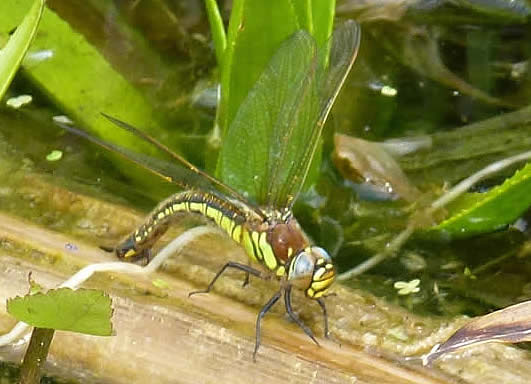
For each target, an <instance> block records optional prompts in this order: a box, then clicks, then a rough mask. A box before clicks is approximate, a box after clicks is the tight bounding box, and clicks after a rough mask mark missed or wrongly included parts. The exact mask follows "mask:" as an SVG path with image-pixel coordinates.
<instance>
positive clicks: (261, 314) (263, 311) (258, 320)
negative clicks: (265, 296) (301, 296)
mask: <svg viewBox="0 0 531 384" xmlns="http://www.w3.org/2000/svg"><path fill="white" fill-rule="evenodd" d="M280 294H281V291H278V292H277V293H275V294H274V295H273V297H272V298H271V299H269V301H268V302H267V303H266V304H265V305H264V306H263V307H262V309H261V310H260V312H259V313H258V316H257V317H256V341H255V344H254V352H253V361H254V362H255V363H256V352H258V348H260V325H261V323H262V318H263V317H264V316H265V314H266V313H267V312H268V311H269V310H270V309H271V307H273V305H275V303H276V302H277V301H278V299H280Z"/></svg>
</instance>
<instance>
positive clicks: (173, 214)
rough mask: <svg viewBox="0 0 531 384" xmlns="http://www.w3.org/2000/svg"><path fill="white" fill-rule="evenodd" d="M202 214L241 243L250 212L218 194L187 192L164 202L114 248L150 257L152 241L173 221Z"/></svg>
mask: <svg viewBox="0 0 531 384" xmlns="http://www.w3.org/2000/svg"><path fill="white" fill-rule="evenodd" d="M190 213H193V214H200V215H202V216H204V217H207V218H209V219H210V220H212V221H213V222H214V223H215V224H216V225H217V226H218V227H220V228H221V229H223V230H224V231H225V232H226V233H227V234H228V235H229V236H230V237H231V238H232V239H234V240H235V241H237V242H238V243H240V242H241V238H242V231H243V225H244V223H245V222H246V220H247V213H246V212H244V211H243V210H242V209H241V208H240V207H238V206H236V205H235V204H232V203H230V202H229V201H226V200H223V199H220V198H219V197H218V196H216V195H213V194H210V193H205V192H199V191H187V192H181V193H177V194H175V195H172V196H170V197H169V198H168V199H166V200H164V201H163V202H161V203H160V204H159V205H158V206H157V207H156V208H155V209H154V210H153V211H152V212H151V213H150V214H149V216H148V218H147V220H146V221H145V222H144V224H142V225H141V226H140V227H139V228H138V229H137V230H136V231H135V232H133V233H132V234H131V235H129V236H128V237H127V238H126V239H125V240H124V241H123V242H122V243H120V245H118V246H117V247H116V249H115V251H116V254H117V255H118V257H119V258H125V259H131V260H136V259H140V258H144V257H149V256H150V251H151V247H152V246H153V244H154V243H155V242H156V241H157V240H158V239H159V238H160V237H161V236H162V235H163V234H164V232H166V230H167V229H168V227H169V226H170V224H171V223H172V222H173V221H174V220H175V219H176V218H178V217H179V216H181V215H183V214H190Z"/></svg>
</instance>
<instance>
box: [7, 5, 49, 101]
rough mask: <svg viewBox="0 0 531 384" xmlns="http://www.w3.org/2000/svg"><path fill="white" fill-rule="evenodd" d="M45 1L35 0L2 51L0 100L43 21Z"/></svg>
mask: <svg viewBox="0 0 531 384" xmlns="http://www.w3.org/2000/svg"><path fill="white" fill-rule="evenodd" d="M44 3H45V0H35V1H34V2H33V6H32V7H31V9H30V10H29V12H28V13H27V14H26V16H25V17H24V20H23V21H22V23H21V24H20V25H19V26H18V27H17V29H16V31H15V33H13V35H12V36H11V37H10V39H9V41H8V42H7V44H6V46H5V47H3V49H2V50H1V51H0V99H2V98H3V97H4V95H5V93H6V91H7V89H8V88H9V84H11V80H13V77H15V74H16V73H17V71H18V68H19V66H20V63H21V62H22V59H23V58H24V55H25V54H26V52H27V50H28V48H29V46H30V44H31V42H32V40H33V37H34V36H35V32H37V27H38V26H39V21H40V20H41V16H42V11H43V9H44Z"/></svg>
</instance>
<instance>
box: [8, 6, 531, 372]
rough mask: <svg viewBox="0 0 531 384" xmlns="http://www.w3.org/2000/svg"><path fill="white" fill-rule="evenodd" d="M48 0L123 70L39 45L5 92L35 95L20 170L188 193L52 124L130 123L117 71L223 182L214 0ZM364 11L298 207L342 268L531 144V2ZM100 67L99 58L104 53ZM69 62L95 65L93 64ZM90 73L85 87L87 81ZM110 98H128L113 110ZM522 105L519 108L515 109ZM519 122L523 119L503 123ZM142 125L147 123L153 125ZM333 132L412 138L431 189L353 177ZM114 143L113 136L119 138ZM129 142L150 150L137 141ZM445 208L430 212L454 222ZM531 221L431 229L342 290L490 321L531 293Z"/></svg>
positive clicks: (13, 132)
mask: <svg viewBox="0 0 531 384" xmlns="http://www.w3.org/2000/svg"><path fill="white" fill-rule="evenodd" d="M49 3H50V5H51V6H52V7H53V8H54V10H55V11H56V13H57V15H59V16H60V17H61V18H63V19H64V20H67V21H68V23H69V24H70V26H71V28H73V29H74V30H75V31H76V33H80V34H81V36H83V38H84V39H86V42H85V44H87V46H90V47H92V48H93V49H95V51H97V52H99V53H100V54H101V55H102V56H101V57H102V58H105V59H104V60H106V61H107V63H109V64H110V65H109V67H106V66H102V67H99V66H95V67H89V68H87V67H79V68H72V69H71V72H72V73H70V72H69V68H65V67H64V66H61V67H57V66H56V67H55V69H54V67H53V66H51V67H50V68H44V65H42V64H39V63H37V62H36V60H37V59H36V58H35V57H36V56H35V54H36V53H38V52H41V53H42V52H43V50H44V46H42V45H43V44H45V41H46V40H45V39H44V38H43V39H41V40H39V38H37V40H36V46H37V48H35V50H33V51H30V55H31V54H33V58H31V57H30V59H29V60H27V62H26V63H25V66H24V70H23V71H22V72H21V73H20V74H19V75H18V76H17V78H16V81H15V82H14V83H13V85H12V86H11V88H10V90H9V92H8V95H7V97H6V99H7V98H9V97H13V96H16V95H20V94H31V95H33V102H32V103H31V104H30V105H28V106H25V107H23V108H21V109H20V110H13V109H11V108H9V107H7V106H6V105H5V103H2V106H1V107H0V135H1V136H0V137H1V141H0V143H1V145H0V149H1V150H2V151H3V154H2V157H3V158H6V159H9V160H10V162H11V164H19V166H20V168H17V172H18V171H19V170H20V169H22V168H26V169H28V170H29V171H31V172H34V171H38V172H44V173H45V174H47V175H49V176H50V179H51V180H56V182H57V183H60V184H61V185H64V183H66V184H67V185H68V180H75V182H76V186H75V187H74V188H78V190H80V191H81V192H82V193H85V194H90V195H91V196H96V197H97V198H101V199H104V200H109V201H112V202H120V203H124V204H127V205H130V206H131V207H134V208H136V209H140V210H145V211H146V212H147V211H148V210H149V209H151V208H152V207H153V206H154V205H155V204H156V203H157V201H159V200H161V199H163V198H164V197H166V196H168V195H169V194H171V193H173V192H174V191H176V188H175V187H174V186H172V185H168V184H167V183H165V182H164V181H162V180H159V179H158V178H157V177H155V176H152V175H150V174H149V173H147V172H145V171H143V170H142V169H141V168H138V167H136V166H133V165H131V164H130V163H128V162H127V161H124V160H122V159H118V158H116V157H115V156H112V155H111V156H109V155H108V153H106V152H105V151H104V150H100V149H97V148H96V147H95V146H93V145H91V144H89V143H88V142H86V141H84V140H83V139H81V138H78V137H75V136H72V135H69V134H65V133H64V132H63V131H62V130H60V129H58V128H57V127H56V126H55V125H54V124H53V123H52V119H51V118H52V116H57V115H68V116H69V117H70V118H72V119H73V120H76V121H78V122H80V124H81V125H82V126H91V125H92V124H94V121H98V120H100V122H99V123H98V124H103V123H102V122H101V120H103V119H102V118H101V117H100V116H98V114H99V112H106V106H108V105H113V106H114V104H123V105H122V106H121V108H122V110H123V111H124V114H125V115H126V116H134V113H132V114H128V108H135V107H133V106H128V103H129V102H131V103H132V105H136V104H134V103H136V101H131V100H132V99H133V97H132V96H130V95H129V94H126V95H124V97H123V100H121V99H120V94H119V92H116V91H115V90H114V89H109V90H106V89H105V82H106V81H111V80H106V79H105V76H118V77H121V78H122V77H123V79H125V80H126V81H127V82H128V83H129V84H130V85H132V89H133V90H134V92H135V97H140V98H142V100H144V102H145V103H146V105H147V106H148V107H146V108H148V112H146V113H145V114H144V116H145V115H150V116H153V117H154V120H153V121H154V123H153V125H154V127H150V128H153V129H152V131H151V134H153V135H154V136H156V137H157V138H158V139H160V140H162V141H163V142H165V143H167V145H168V146H170V147H171V148H173V149H174V150H176V151H177V152H179V153H181V154H183V156H185V157H186V158H187V159H189V160H190V161H191V162H192V163H194V164H196V165H197V166H199V167H201V168H203V169H206V170H207V171H208V172H210V173H212V174H214V173H215V167H216V166H215V164H216V156H217V151H218V149H219V146H218V145H217V144H219V143H218V142H217V141H216V140H217V139H219V136H218V133H217V132H216V131H215V130H213V128H212V127H213V126H214V122H215V116H216V115H215V106H216V103H217V99H216V95H217V91H216V90H217V84H218V80H217V79H218V78H219V71H218V70H217V68H216V61H215V56H214V52H213V47H212V43H211V38H210V34H209V26H208V21H207V18H206V15H205V12H204V10H203V5H202V1H192V0H190V1H180V2H171V1H135V2H104V1H96V0H94V1H88V2H86V3H85V4H83V5H82V6H79V7H72V6H70V5H69V4H68V2H67V1H53V2H52V1H50V2H49ZM221 3H226V4H225V5H224V8H222V10H223V16H224V18H225V19H228V15H229V10H230V6H229V3H230V2H221ZM356 3H357V2H354V1H340V2H338V14H339V16H340V17H341V18H350V17H352V18H354V19H356V20H357V21H358V22H359V23H360V24H361V27H362V41H361V48H360V52H359V55H358V58H357V60H356V62H355V64H354V67H353V70H352V72H351V74H350V75H349V77H348V79H347V81H346V83H345V86H344V90H343V91H342V93H341V95H340V97H339V99H338V101H337V103H336V106H335V107H334V109H333V111H332V117H331V118H330V119H329V121H328V123H327V127H326V129H325V132H324V135H323V136H324V140H323V143H324V144H323V151H322V159H323V160H322V166H321V169H320V176H319V178H318V181H317V182H316V183H315V184H314V185H312V186H311V188H309V189H308V190H306V191H305V192H304V193H303V194H302V195H301V197H300V198H299V200H298V202H297V204H296V205H295V207H294V212H295V215H296V217H297V218H298V220H299V221H300V223H301V225H302V227H303V228H304V229H305V230H306V231H307V233H308V234H309V235H310V237H311V238H312V239H313V240H314V241H315V243H317V244H320V245H321V246H323V247H325V248H327V249H328V250H329V251H330V252H331V253H332V256H333V258H334V260H335V261H336V264H337V265H338V268H339V271H340V272H345V271H347V270H349V269H351V268H354V267H356V266H357V265H359V264H360V263H362V262H364V261H366V260H368V259H370V258H371V257H373V256H374V255H375V254H377V253H379V252H381V251H382V250H384V249H385V247H386V246H387V245H388V244H389V242H390V241H391V240H392V239H393V238H395V237H396V236H397V235H398V234H399V233H400V232H401V231H402V230H404V228H406V227H407V225H408V223H409V220H410V219H411V217H412V216H413V215H414V213H417V212H422V211H423V210H425V209H426V208H427V206H428V205H429V203H430V202H431V201H433V200H435V199H436V198H437V197H438V196H441V195H442V194H443V193H444V192H445V191H447V190H448V189H449V188H450V187H451V186H452V185H455V184H456V183H457V182H459V181H461V180H463V179H465V178H466V177H468V176H470V175H472V174H473V173H474V172H476V171H478V170H480V169H481V168H483V167H485V166H486V165H488V164H490V163H492V162H494V161H498V160H500V159H503V158H506V157H509V156H512V155H515V154H517V153H521V152H525V151H529V150H530V149H531V123H530V122H531V112H530V110H529V105H530V103H531V68H530V58H531V45H530V44H529V41H530V40H531V28H529V20H530V16H529V15H530V14H531V7H530V6H529V3H528V2H525V1H515V2H511V4H513V3H514V4H515V5H514V6H508V5H507V6H506V4H508V3H507V2H505V1H501V0H500V1H482V2H477V1H472V2H470V3H467V2H460V4H459V5H456V4H454V2H445V1H440V2H433V1H429V2H428V1H420V2H416V3H413V2H412V3H411V4H408V3H401V4H398V2H396V3H397V4H394V2H382V3H380V2H378V3H379V4H372V5H371V4H364V5H359V4H356ZM460 7H461V8H460ZM0 32H2V33H3V32H4V31H3V30H2V31H0ZM76 38H77V37H76ZM80 49H82V50H83V49H85V48H83V47H82V48H80ZM77 54H78V55H80V53H79V52H77ZM56 56H57V57H60V54H59V53H57V55H56ZM32 60H33V61H32ZM91 60H92V61H91ZM100 60H101V58H100ZM66 62H68V61H65V63H66ZM87 62H88V63H92V64H94V63H95V61H94V60H93V59H92V58H90V59H88V60H87ZM51 63H53V61H51ZM69 63H73V64H72V65H74V64H75V65H83V63H84V61H83V56H78V60H77V61H76V62H69ZM98 63H100V62H99V61H98ZM100 64H101V63H100ZM54 71H55V72H54ZM99 71H101V72H99ZM52 77H53V78H52ZM100 77H103V80H102V79H100ZM77 78H79V79H80V80H79V82H80V83H82V87H77V85H76V84H75V80H74V79H77ZM123 79H122V80H121V81H123ZM47 80H49V81H47ZM113 81H114V80H113ZM91 82H93V83H94V89H92V88H90V87H89V85H90V84H91ZM111 85H112V86H115V85H116V83H114V82H112V84H111ZM131 92H133V91H131ZM109 94H110V95H113V97H115V98H116V99H115V100H114V101H109V100H108V99H107V98H108V95H109ZM137 94H138V95H137ZM81 97H82V98H81ZM135 100H136V99H135ZM113 103H114V104H113ZM515 112H517V113H520V115H512V114H513V113H515ZM505 115H507V116H511V117H510V119H509V118H507V120H506V121H501V122H500V121H498V122H496V121H495V122H493V121H492V120H491V119H492V118H494V117H500V116H505ZM83 116H88V117H86V118H85V117H83ZM80 119H81V121H80ZM128 122H130V123H132V124H138V125H140V126H141V127H142V128H143V127H144V124H146V121H128ZM334 132H340V133H343V134H346V135H350V136H353V137H356V138H359V139H363V140H369V141H373V142H383V141H386V140H387V141H388V140H392V139H393V140H395V144H396V142H398V143H400V144H401V145H402V146H404V145H406V146H407V148H408V150H411V151H412V152H408V153H407V154H404V155H403V156H400V157H396V158H395V161H396V162H397V164H398V165H399V166H400V168H401V169H402V171H403V172H404V174H405V177H406V181H405V182H407V183H410V185H412V186H414V187H415V188H416V189H417V190H418V196H416V197H415V198H414V199H413V201H411V200H409V201H407V200H408V199H406V198H403V197H400V196H396V195H394V194H385V193H384V194H383V195H382V194H381V193H380V192H381V188H380V187H379V185H378V183H377V182H376V181H375V180H367V179H368V178H367V177H365V176H364V173H363V172H366V171H367V170H366V169H361V170H360V169H356V172H358V173H359V174H357V175H356V177H354V179H353V180H348V181H347V180H345V177H344V176H345V174H344V173H340V172H339V171H338V169H337V167H336V165H335V164H334V161H333V152H334V150H335V149H336V148H335V147H334V145H335V144H334V143H335V141H334V137H333V134H334ZM100 133H101V131H100ZM113 134H114V133H108V134H107V135H108V136H107V138H109V139H110V140H112V138H113ZM115 139H116V140H117V141H119V142H120V143H121V144H123V145H130V146H133V147H135V148H137V149H138V148H142V145H141V144H138V143H136V142H134V139H133V141H132V142H127V143H125V142H123V141H121V140H120V138H118V137H116V138H115ZM128 140H130V139H128ZM415 140H417V141H415ZM410 142H413V143H420V144H413V145H409V144H407V143H410ZM404 143H406V144H404ZM53 150H60V151H62V153H63V156H62V158H61V159H60V160H58V161H53V162H52V161H49V160H47V159H46V157H47V155H49V154H50V153H51V152H52V151H53ZM235 150H237V149H235ZM522 165H523V163H520V164H516V165H514V166H512V167H509V168H507V169H505V170H503V171H502V172H500V173H497V174H495V175H493V176H492V177H490V178H488V179H486V180H483V181H481V182H480V183H479V184H477V185H475V186H474V188H473V190H471V191H470V192H487V191H489V190H490V189H491V188H492V187H493V186H496V185H498V184H500V183H501V182H503V180H505V178H507V177H510V176H511V175H512V174H513V173H514V172H515V170H516V169H519V168H521V167H522ZM10 167H16V165H10V166H8V167H7V168H4V169H2V174H3V175H4V180H5V182H4V186H3V187H2V188H0V193H1V194H2V195H6V196H7V195H8V194H9V191H8V190H9V188H10V187H9V186H10V182H11V181H10V178H9V174H10V173H11V172H12V171H13V168H10ZM390 177H391V176H390ZM16 182H20V179H17V181H16ZM371 182H372V183H371ZM378 182H381V181H378ZM383 182H384V184H385V182H386V179H385V172H384V181H383ZM366 184H369V185H368V186H367V185H366ZM371 184H373V185H372V186H371ZM365 187H368V189H363V188H365ZM2 191H3V192H2ZM14 201H15V200H13V201H12V200H10V199H5V201H4V202H0V209H2V211H4V212H8V213H12V214H13V213H15V214H18V215H20V216H21V217H24V218H27V219H29V220H31V221H32V222H35V223H38V224H40V225H43V226H47V227H49V228H53V229H56V230H59V231H65V232H67V233H68V232H69V230H68V220H64V221H61V218H60V214H58V215H57V216H56V217H48V216H46V217H43V216H42V215H40V214H39V212H35V211H34V210H33V209H29V208H28V207H27V206H26V205H24V202H22V203H20V202H17V203H16V202H14ZM35 213H37V214H35ZM445 214H448V212H439V213H437V215H434V216H433V217H430V219H431V220H433V221H434V222H439V221H441V220H442V219H443V218H444V217H445ZM530 220H531V210H529V209H528V210H527V212H525V213H523V214H522V215H521V217H520V218H518V220H515V221H514V222H513V223H510V225H507V226H505V227H503V228H498V229H497V230H496V231H489V232H488V233H483V234H475V235H473V236H455V235H453V234H449V233H446V232H442V231H427V230H421V231H418V232H417V233H416V234H414V235H413V237H412V238H411V239H410V240H409V241H408V242H407V243H405V244H404V245H403V246H402V247H401V248H400V249H399V250H398V252H397V253H396V254H395V255H393V256H392V257H390V258H388V259H386V260H384V261H383V262H381V263H379V264H378V265H376V266H375V267H374V268H372V269H370V270H369V271H367V272H365V273H364V274H362V275H359V276H356V277H354V278H352V279H349V280H346V281H344V282H343V283H344V284H346V285H347V286H350V287H353V288H357V289H362V290H365V291H369V292H371V293H373V294H375V295H376V296H379V297H383V298H385V299H386V300H388V301H390V302H394V303H399V304H400V305H402V306H404V307H406V308H408V309H409V310H411V311H413V312H414V313H417V314H425V315H430V316H444V317H448V318H451V317H453V316H457V315H462V314H465V315H471V316H476V315H481V314H485V313H487V312H489V311H491V310H494V309H497V308H502V307H505V306H508V305H510V304H513V303H515V302H519V301H524V300H529V299H530V298H531V281H530V279H529V276H531V258H530V257H529V256H530V254H531V240H530V235H531V228H530V226H529V221H530ZM87 236H90V235H87ZM415 279H419V281H420V282H419V284H418V287H419V288H420V289H419V290H418V292H415V293H410V294H405V295H401V294H398V290H397V288H396V287H395V283H396V282H410V281H412V280H415ZM3 380H4V378H3V377H2V379H0V382H9V381H3Z"/></svg>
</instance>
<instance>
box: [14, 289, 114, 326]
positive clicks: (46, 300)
mask: <svg viewBox="0 0 531 384" xmlns="http://www.w3.org/2000/svg"><path fill="white" fill-rule="evenodd" d="M7 311H8V312H9V313H10V314H11V315H12V316H14V317H15V318H16V319H17V320H19V321H23V322H25V323H28V324H30V325H32V326H34V327H38V328H50V329H56V330H62V331H71V332H78V333H84V334H87V335H96V336H110V335H111V334H112V323H111V317H112V312H113V310H112V307H111V299H110V297H109V296H108V295H107V294H106V293H104V292H102V291H99V290H94V289H77V290H72V289H70V288H60V289H53V290H50V291H48V292H46V293H37V294H34V295H26V296H23V297H15V298H13V299H9V300H8V301H7Z"/></svg>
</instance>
